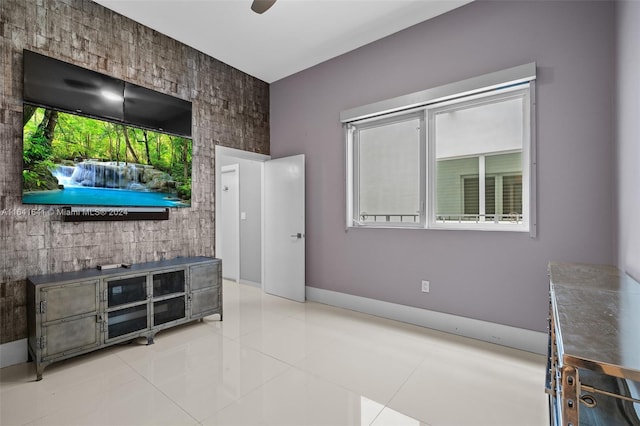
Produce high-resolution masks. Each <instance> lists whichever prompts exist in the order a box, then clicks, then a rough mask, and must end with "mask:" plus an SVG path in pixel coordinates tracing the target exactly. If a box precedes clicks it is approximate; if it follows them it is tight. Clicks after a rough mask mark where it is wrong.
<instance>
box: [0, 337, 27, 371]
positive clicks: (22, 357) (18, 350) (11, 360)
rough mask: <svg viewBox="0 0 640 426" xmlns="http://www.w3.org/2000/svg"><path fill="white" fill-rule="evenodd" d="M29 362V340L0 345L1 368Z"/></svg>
mask: <svg viewBox="0 0 640 426" xmlns="http://www.w3.org/2000/svg"><path fill="white" fill-rule="evenodd" d="M23 362H27V339H21V340H14V341H13V342H9V343H3V344H2V345H0V368H4V367H8V366H10V365H15V364H21V363H23Z"/></svg>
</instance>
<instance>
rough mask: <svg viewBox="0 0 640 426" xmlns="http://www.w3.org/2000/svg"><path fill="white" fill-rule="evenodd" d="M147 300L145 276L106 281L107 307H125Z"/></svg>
mask: <svg viewBox="0 0 640 426" xmlns="http://www.w3.org/2000/svg"><path fill="white" fill-rule="evenodd" d="M146 299H147V276H146V275H142V276H138V277H129V278H121V279H116V280H110V281H107V305H108V306H109V307H110V308H111V307H113V306H120V305H126V304H128V303H135V302H142V301H144V300H146Z"/></svg>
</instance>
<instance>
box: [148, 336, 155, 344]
mask: <svg viewBox="0 0 640 426" xmlns="http://www.w3.org/2000/svg"><path fill="white" fill-rule="evenodd" d="M153 343H154V342H153V336H147V345H153Z"/></svg>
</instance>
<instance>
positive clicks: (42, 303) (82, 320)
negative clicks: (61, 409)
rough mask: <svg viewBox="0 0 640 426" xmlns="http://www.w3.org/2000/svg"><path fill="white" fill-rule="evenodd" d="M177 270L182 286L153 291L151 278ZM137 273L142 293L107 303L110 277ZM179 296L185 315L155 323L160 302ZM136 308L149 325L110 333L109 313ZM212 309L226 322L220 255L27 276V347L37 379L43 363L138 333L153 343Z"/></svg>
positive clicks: (88, 350) (133, 336)
mask: <svg viewBox="0 0 640 426" xmlns="http://www.w3.org/2000/svg"><path fill="white" fill-rule="evenodd" d="M178 271H183V274H184V287H182V291H176V292H171V293H167V294H161V295H157V296H156V295H154V293H153V290H154V282H153V277H154V276H156V275H158V274H163V273H170V272H178ZM136 277H144V283H145V284H144V286H145V287H144V289H145V290H144V291H145V295H144V298H140V299H139V300H135V301H132V302H129V303H122V304H119V305H112V306H109V302H108V299H109V294H108V289H109V282H113V281H117V280H124V279H127V278H136ZM180 298H182V299H183V303H184V316H182V317H180V318H176V319H171V320H169V321H166V322H163V323H160V324H155V323H154V319H155V316H154V314H155V312H154V310H155V307H156V304H158V303H162V302H167V301H170V300H173V299H180ZM176 301H177V302H178V303H180V301H179V300H176ZM132 307H144V310H145V316H146V326H145V327H140V328H139V329H137V330H133V331H131V332H127V333H124V334H122V335H117V336H114V337H109V314H110V313H113V312H118V311H122V310H125V309H129V308H132ZM214 314H218V315H220V320H221V321H222V263H221V261H220V259H213V258H208V257H186V258H177V259H173V260H169V261H160V262H148V263H142V264H137V265H132V266H131V267H129V268H117V269H108V270H84V271H76V272H66V273H59V274H50V275H41V276H33V277H28V278H27V315H28V325H29V338H28V349H29V356H30V358H31V359H32V360H33V361H34V362H35V364H36V380H41V379H42V374H43V371H44V369H45V367H46V366H48V365H49V364H51V363H53V362H57V361H61V360H63V359H67V358H71V357H74V356H76V355H80V354H83V353H87V352H91V351H94V350H96V349H100V348H104V347H108V346H111V345H113V344H116V343H121V342H125V341H129V340H133V339H136V338H139V337H145V338H146V339H147V343H148V344H152V343H153V339H154V336H155V334H156V333H158V332H159V331H161V330H164V329H166V328H170V327H174V326H176V325H179V324H184V323H186V322H190V321H194V320H202V319H203V318H204V317H205V316H209V315H214Z"/></svg>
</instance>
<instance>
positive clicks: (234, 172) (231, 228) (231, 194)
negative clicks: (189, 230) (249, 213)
mask: <svg viewBox="0 0 640 426" xmlns="http://www.w3.org/2000/svg"><path fill="white" fill-rule="evenodd" d="M238 169H239V168H238V165H237V164H234V165H231V166H224V167H222V176H221V179H220V182H221V183H220V186H221V188H220V189H221V192H222V195H221V198H220V204H221V206H220V207H221V215H220V216H221V218H220V220H221V222H222V224H221V225H222V226H221V227H220V232H221V234H220V248H219V257H220V258H221V259H222V260H223V263H222V264H223V268H222V274H223V277H224V278H227V279H230V280H233V281H238V280H239V279H240V195H239V186H240V185H239V181H240V180H239V176H238V175H239V171H238Z"/></svg>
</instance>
